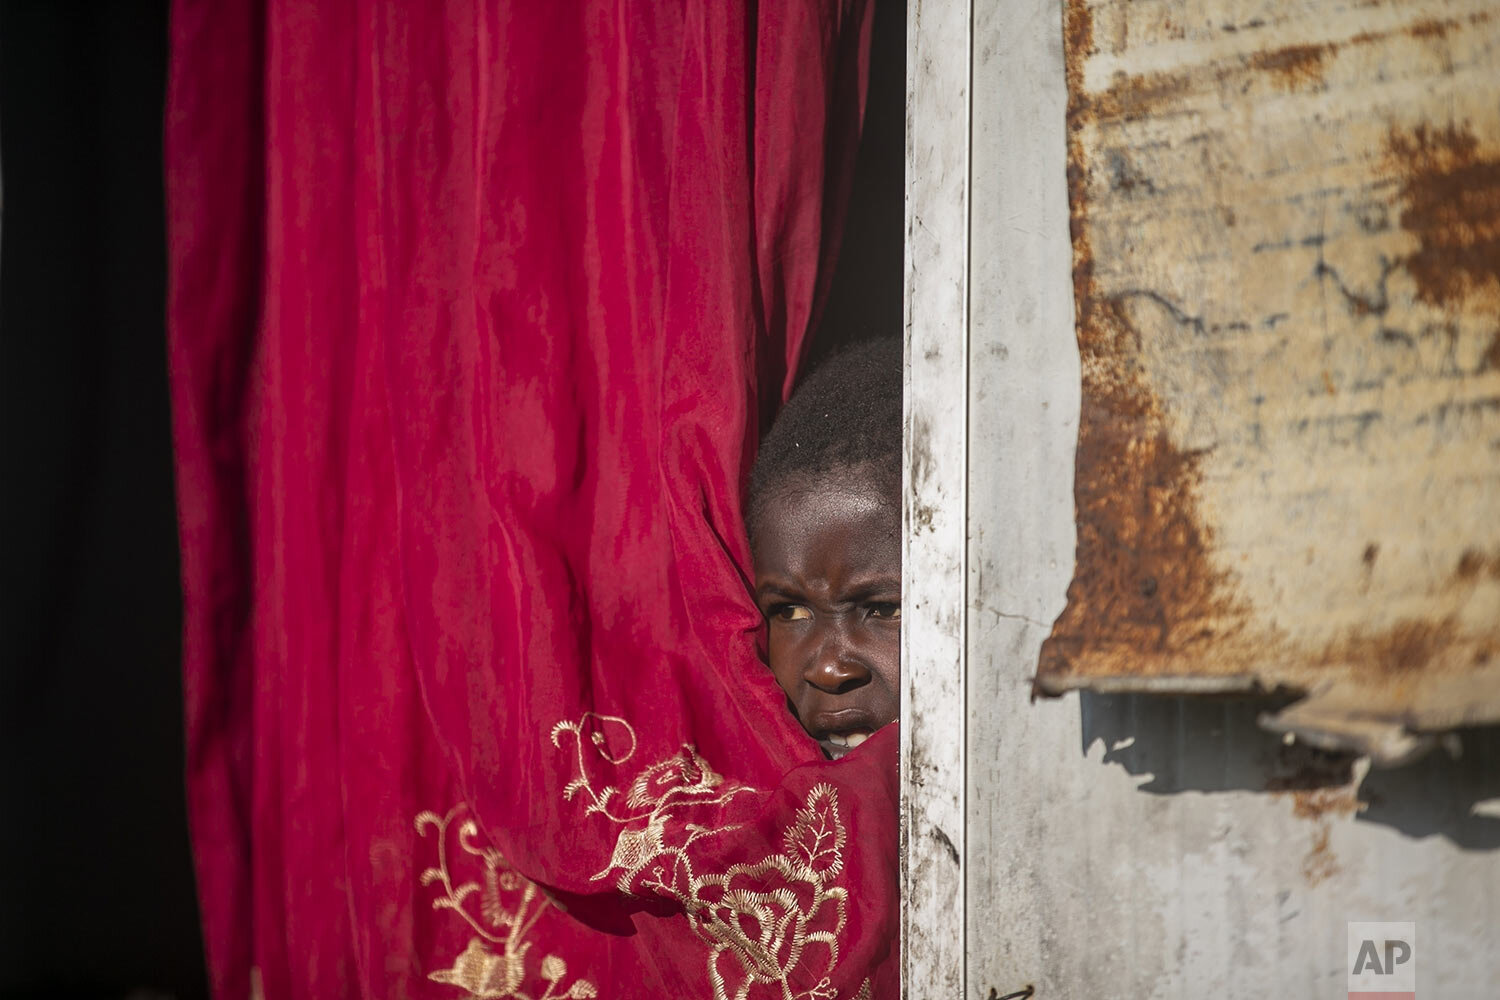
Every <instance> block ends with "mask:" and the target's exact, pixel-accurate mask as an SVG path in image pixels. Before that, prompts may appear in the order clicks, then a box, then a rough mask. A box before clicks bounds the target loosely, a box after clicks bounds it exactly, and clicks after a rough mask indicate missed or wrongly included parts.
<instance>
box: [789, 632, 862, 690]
mask: <svg viewBox="0 0 1500 1000" xmlns="http://www.w3.org/2000/svg"><path fill="white" fill-rule="evenodd" d="M802 679H803V680H805V681H807V683H809V684H811V685H812V686H813V687H815V688H817V689H818V690H820V691H826V692H828V693H829V694H839V693H841V692H843V691H847V690H849V689H850V688H855V687H859V686H860V685H861V684H864V683H865V682H866V681H868V680H869V679H870V668H869V667H867V666H865V664H864V662H863V661H862V660H861V659H860V658H859V656H858V655H857V653H856V652H855V651H854V650H853V649H852V648H850V646H849V644H848V643H846V642H842V641H840V640H839V639H838V637H835V636H831V637H829V638H828V639H827V640H825V641H824V642H822V643H821V644H820V645H819V647H818V650H817V652H816V653H815V654H814V656H813V657H812V659H811V660H809V661H808V664H807V667H806V669H805V670H803V672H802Z"/></svg>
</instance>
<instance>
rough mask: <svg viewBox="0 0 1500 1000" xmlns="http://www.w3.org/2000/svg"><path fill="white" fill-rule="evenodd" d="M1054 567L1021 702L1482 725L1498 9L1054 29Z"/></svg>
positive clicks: (1487, 680)
mask: <svg viewBox="0 0 1500 1000" xmlns="http://www.w3.org/2000/svg"><path fill="white" fill-rule="evenodd" d="M1065 36H1066V50H1067V64H1068V91H1069V108H1068V129H1069V138H1068V160H1069V191H1070V204H1071V212H1072V234H1073V251H1074V276H1073V277H1074V291H1075V302H1076V311H1077V315H1076V320H1077V336H1078V344H1079V351H1080V354H1081V358H1082V364H1083V376H1082V383H1083V405H1082V415H1081V422H1080V428H1079V435H1078V453H1077V468H1076V486H1075V501H1076V510H1077V527H1078V550H1077V567H1076V571H1075V574H1074V578H1073V582H1072V584H1071V586H1070V588H1069V591H1068V603H1067V607H1066V609H1065V610H1064V611H1063V613H1062V614H1061V616H1059V617H1058V619H1057V621H1056V623H1055V625H1054V627H1053V630H1052V634H1051V637H1050V638H1049V639H1048V641H1047V642H1046V644H1045V645H1044V647H1043V650H1042V655H1041V662H1040V666H1039V671H1038V676H1037V681H1036V683H1037V688H1038V690H1040V691H1041V692H1043V693H1047V694H1057V693H1061V692H1063V691H1067V690H1072V689H1077V688H1093V689H1096V690H1149V691H1202V690H1232V689H1250V688H1255V687H1261V688H1282V689H1287V690H1290V691H1294V692H1303V693H1306V694H1307V697H1305V698H1303V699H1302V700H1300V701H1298V702H1296V703H1295V704H1293V705H1292V706H1291V707H1290V708H1288V709H1286V710H1284V711H1283V712H1282V713H1281V714H1280V715H1279V716H1277V718H1276V719H1273V720H1271V721H1270V724H1271V725H1272V726H1273V727H1279V728H1285V729H1291V730H1296V731H1298V732H1300V733H1302V734H1303V735H1305V736H1309V737H1312V738H1315V739H1322V740H1325V741H1328V742H1333V743H1337V744H1340V745H1353V746H1355V747H1357V748H1358V749H1361V750H1363V751H1365V752H1369V753H1372V754H1374V755H1375V756H1376V757H1377V758H1378V759H1384V760H1387V761H1389V760H1395V759H1399V758H1401V757H1403V756H1405V755H1407V754H1409V753H1410V752H1411V751H1412V750H1413V749H1414V748H1415V747H1416V746H1418V745H1419V743H1420V739H1419V738H1418V737H1417V736H1415V735H1414V734H1420V733H1421V732H1422V731H1425V730H1432V729H1440V728H1445V727H1451V726H1459V725H1468V724H1475V723H1480V722H1495V721H1500V82H1497V80H1500V76H1497V73H1500V71H1497V67H1500V11H1497V9H1496V5H1495V4H1494V3H1492V2H1441V0H1408V2H1391V0H1364V2H1345V3H1322V4H1306V3H1294V2H1289V0H1193V2H1185V0H1136V2H1120V0H1108V2H1102V3H1100V2H1094V3H1088V2H1083V0H1069V2H1068V3H1067V5H1066V23H1065Z"/></svg>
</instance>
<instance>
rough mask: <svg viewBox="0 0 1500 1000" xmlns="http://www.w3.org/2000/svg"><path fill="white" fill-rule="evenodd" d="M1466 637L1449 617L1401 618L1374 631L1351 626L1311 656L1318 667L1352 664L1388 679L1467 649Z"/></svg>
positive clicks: (1407, 674) (1418, 671) (1414, 672)
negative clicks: (1387, 626)
mask: <svg viewBox="0 0 1500 1000" xmlns="http://www.w3.org/2000/svg"><path fill="white" fill-rule="evenodd" d="M1469 644H1470V643H1469V637H1466V636H1464V635H1463V634H1462V631H1461V630H1460V629H1459V627H1458V623H1457V622H1456V621H1455V619H1454V618H1453V617H1452V616H1449V617H1445V618H1443V619H1441V620H1439V621H1435V622H1434V621H1425V620H1423V619H1420V618H1405V619H1402V620H1401V621H1399V622H1396V623H1395V624H1394V625H1391V626H1390V627H1389V628H1385V629H1381V630H1380V631H1377V632H1373V633H1372V632H1366V631H1364V630H1362V629H1353V630H1351V631H1350V632H1348V633H1347V634H1346V635H1344V636H1343V637H1342V638H1340V639H1338V640H1336V641H1334V642H1331V643H1329V644H1328V646H1327V647H1326V648H1325V649H1324V650H1323V651H1322V654H1321V655H1320V656H1318V657H1317V658H1316V659H1315V662H1318V663H1320V664H1321V665H1322V666H1353V667H1356V668H1358V669H1359V670H1361V671H1362V672H1370V673H1373V674H1378V675H1382V676H1384V677H1385V678H1387V679H1389V680H1399V679H1401V678H1403V677H1416V676H1420V675H1421V673H1422V672H1423V671H1424V670H1425V669H1427V668H1428V667H1430V666H1432V665H1434V664H1437V663H1439V662H1440V661H1443V660H1446V659H1448V658H1450V655H1451V654H1452V653H1453V652H1454V651H1457V650H1459V649H1460V648H1463V649H1467V647H1468V645H1469Z"/></svg>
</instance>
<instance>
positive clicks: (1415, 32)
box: [1406, 18, 1458, 39]
mask: <svg viewBox="0 0 1500 1000" xmlns="http://www.w3.org/2000/svg"><path fill="white" fill-rule="evenodd" d="M1456 27H1458V22H1457V21H1439V20H1437V19H1436V18H1430V19H1428V20H1425V21H1418V22H1417V23H1416V24H1413V25H1412V26H1411V27H1409V28H1407V29H1406V31H1407V34H1409V35H1411V37H1413V38H1424V39H1425V38H1442V37H1443V36H1445V35H1447V34H1448V32H1450V31H1452V30H1453V29H1454V28H1456Z"/></svg>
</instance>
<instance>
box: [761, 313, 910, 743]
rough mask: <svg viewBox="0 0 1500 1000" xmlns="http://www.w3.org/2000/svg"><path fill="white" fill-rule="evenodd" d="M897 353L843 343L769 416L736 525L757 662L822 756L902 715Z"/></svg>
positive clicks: (887, 342) (895, 344) (878, 345)
mask: <svg viewBox="0 0 1500 1000" xmlns="http://www.w3.org/2000/svg"><path fill="white" fill-rule="evenodd" d="M901 364H902V356H901V342H900V340H898V339H895V338H890V339H882V340H874V341H866V342H864V343H859V344H854V345H852V346H851V347H848V348H846V349H844V350H843V351H841V352H840V353H839V354H837V355H836V356H834V357H833V358H832V359H830V360H829V361H827V362H826V363H824V364H823V365H822V366H820V367H819V368H818V370H817V371H815V372H814V373H813V374H812V375H811V376H809V377H808V379H807V380H806V382H804V383H803V384H802V385H801V386H800V387H799V388H798V389H797V391H796V393H794V394H793V396H792V398H791V400H790V401H789V402H788V403H787V405H786V406H785V407H784V408H783V409H782V412H781V413H780V415H778V416H777V418H776V422H775V424H774V425H773V426H772V428H771V431H770V433H769V434H767V435H766V438H765V440H764V442H762V444H761V448H760V453H759V454H758V455H757V456H756V460H755V466H754V469H753V470H752V472H751V477H750V497H749V504H748V509H747V514H746V520H747V522H748V523H747V526H748V529H749V533H750V549H751V555H752V557H753V559H754V561H755V598H756V603H757V604H758V605H759V606H760V610H761V613H762V614H763V615H765V618H766V630H767V660H768V662H769V664H770V667H771V671H772V672H773V673H774V674H775V675H776V680H777V683H779V684H780V685H781V689H782V690H783V691H785V692H786V697H787V705H788V707H789V708H790V709H791V711H792V714H793V715H795V716H796V717H797V721H798V722H800V723H801V724H802V728H803V729H804V730H806V731H807V734H808V735H809V736H811V737H812V738H813V739H815V740H817V741H818V743H819V745H820V746H822V748H823V751H824V753H826V754H827V755H828V756H829V757H830V758H833V759H837V758H839V757H842V756H843V755H845V754H847V753H849V752H850V751H851V750H853V749H855V748H856V747H858V746H859V745H860V744H861V743H863V742H864V741H865V740H866V739H867V738H869V736H870V735H871V734H872V733H873V732H874V731H875V730H877V729H879V728H880V727H881V726H884V725H886V724H887V723H890V722H894V721H895V720H896V716H897V714H898V712H899V709H900V688H899V677H900V648H901Z"/></svg>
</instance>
